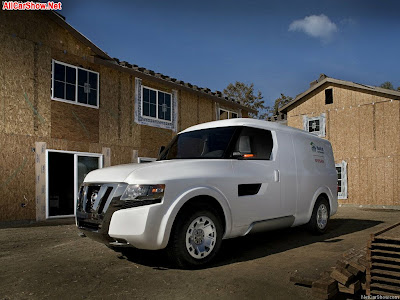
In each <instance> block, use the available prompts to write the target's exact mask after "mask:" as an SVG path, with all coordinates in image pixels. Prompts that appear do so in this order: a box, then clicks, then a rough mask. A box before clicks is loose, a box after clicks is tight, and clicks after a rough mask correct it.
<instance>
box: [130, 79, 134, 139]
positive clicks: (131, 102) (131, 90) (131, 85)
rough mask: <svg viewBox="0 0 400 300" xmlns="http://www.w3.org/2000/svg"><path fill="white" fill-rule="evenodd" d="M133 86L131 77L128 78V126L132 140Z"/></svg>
mask: <svg viewBox="0 0 400 300" xmlns="http://www.w3.org/2000/svg"><path fill="white" fill-rule="evenodd" d="M133 86H134V81H133V76H132V75H130V76H129V100H130V105H129V119H130V126H129V137H130V138H131V140H132V131H133V125H134V124H135V120H134V112H133V109H134V101H133V100H134V99H133V95H134V93H133Z"/></svg>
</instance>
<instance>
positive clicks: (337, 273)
mask: <svg viewBox="0 0 400 300" xmlns="http://www.w3.org/2000/svg"><path fill="white" fill-rule="evenodd" d="M331 277H332V278H333V279H335V280H337V281H338V282H339V283H341V284H344V285H347V284H348V283H349V282H350V281H351V280H352V279H353V278H354V275H353V274H351V273H350V272H349V271H347V270H346V269H342V270H338V269H335V270H333V271H332V273H331Z"/></svg>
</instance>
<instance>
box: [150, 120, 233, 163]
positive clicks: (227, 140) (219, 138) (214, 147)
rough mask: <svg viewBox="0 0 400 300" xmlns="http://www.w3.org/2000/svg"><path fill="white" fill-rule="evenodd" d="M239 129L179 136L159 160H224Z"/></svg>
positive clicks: (210, 130)
mask: <svg viewBox="0 0 400 300" xmlns="http://www.w3.org/2000/svg"><path fill="white" fill-rule="evenodd" d="M236 129H237V127H219V128H208V129H203V130H196V131H190V132H185V133H181V134H178V135H177V136H176V137H175V138H174V139H173V140H172V141H171V143H170V144H169V145H168V146H167V147H166V148H165V149H164V151H163V152H161V154H160V156H159V158H158V160H168V159H203V158H206V159H210V158H224V157H225V154H226V153H227V151H228V149H229V146H230V144H231V141H232V138H233V136H234V134H235V131H236Z"/></svg>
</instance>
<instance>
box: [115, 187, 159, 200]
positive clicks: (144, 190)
mask: <svg viewBox="0 0 400 300" xmlns="http://www.w3.org/2000/svg"><path fill="white" fill-rule="evenodd" d="M164 191H165V184H151V185H147V184H146V185H145V184H130V185H128V186H127V187H126V190H125V192H124V193H123V194H122V196H121V200H136V201H145V200H160V201H161V199H162V198H163V197H164Z"/></svg>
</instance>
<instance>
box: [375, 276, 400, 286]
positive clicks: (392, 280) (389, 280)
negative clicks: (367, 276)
mask: <svg viewBox="0 0 400 300" xmlns="http://www.w3.org/2000/svg"><path fill="white" fill-rule="evenodd" d="M399 278H400V277H397V278H388V277H382V276H377V275H374V276H372V277H371V280H373V281H384V282H386V283H388V284H391V283H393V284H397V285H400V279H399Z"/></svg>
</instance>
